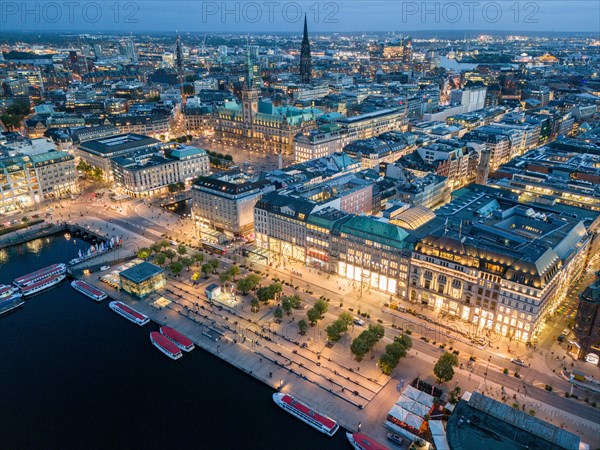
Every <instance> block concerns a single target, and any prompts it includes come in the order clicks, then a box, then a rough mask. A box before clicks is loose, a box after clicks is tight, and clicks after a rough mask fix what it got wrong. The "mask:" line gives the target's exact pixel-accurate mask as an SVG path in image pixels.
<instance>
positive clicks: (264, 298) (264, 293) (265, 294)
mask: <svg viewBox="0 0 600 450" xmlns="http://www.w3.org/2000/svg"><path fill="white" fill-rule="evenodd" d="M256 298H258V299H259V300H260V301H261V302H263V303H268V302H269V300H271V299H273V290H272V289H270V287H261V288H259V289H258V290H257V291H256Z"/></svg>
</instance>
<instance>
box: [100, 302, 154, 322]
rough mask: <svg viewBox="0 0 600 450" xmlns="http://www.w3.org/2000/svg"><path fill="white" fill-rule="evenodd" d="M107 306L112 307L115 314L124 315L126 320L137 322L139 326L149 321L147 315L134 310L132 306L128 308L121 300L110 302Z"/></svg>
mask: <svg viewBox="0 0 600 450" xmlns="http://www.w3.org/2000/svg"><path fill="white" fill-rule="evenodd" d="M108 306H109V308H110V309H112V310H113V311H114V312H116V313H117V314H120V315H121V316H123V317H125V318H126V319H127V320H131V321H132V322H133V323H137V324H138V325H139V326H142V325H146V324H147V323H148V322H150V319H149V318H148V316H145V315H143V314H142V313H141V312H139V311H136V310H135V309H133V308H130V307H129V306H127V305H126V304H125V303H123V302H117V301H114V302H110V303H109V304H108Z"/></svg>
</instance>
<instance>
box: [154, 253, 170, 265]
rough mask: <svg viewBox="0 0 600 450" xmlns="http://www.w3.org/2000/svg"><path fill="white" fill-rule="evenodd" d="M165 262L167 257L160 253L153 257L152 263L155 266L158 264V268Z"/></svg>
mask: <svg viewBox="0 0 600 450" xmlns="http://www.w3.org/2000/svg"><path fill="white" fill-rule="evenodd" d="M166 261H167V255H165V254H164V253H162V252H160V253H157V254H156V256H155V257H154V262H155V263H156V264H158V265H159V266H162V265H163V264H164V263H165V262H166Z"/></svg>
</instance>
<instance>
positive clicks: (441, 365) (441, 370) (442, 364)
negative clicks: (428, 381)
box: [433, 352, 458, 383]
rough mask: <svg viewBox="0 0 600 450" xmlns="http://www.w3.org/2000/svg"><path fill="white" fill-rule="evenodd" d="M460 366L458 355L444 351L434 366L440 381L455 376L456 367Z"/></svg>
mask: <svg viewBox="0 0 600 450" xmlns="http://www.w3.org/2000/svg"><path fill="white" fill-rule="evenodd" d="M456 366H458V357H457V356H456V355H455V354H454V353H448V352H446V353H444V354H443V355H442V356H440V359H438V361H437V362H436V363H435V366H433V373H434V374H435V376H436V377H437V381H438V383H440V382H441V383H444V382H448V381H450V380H451V379H452V377H454V367H456Z"/></svg>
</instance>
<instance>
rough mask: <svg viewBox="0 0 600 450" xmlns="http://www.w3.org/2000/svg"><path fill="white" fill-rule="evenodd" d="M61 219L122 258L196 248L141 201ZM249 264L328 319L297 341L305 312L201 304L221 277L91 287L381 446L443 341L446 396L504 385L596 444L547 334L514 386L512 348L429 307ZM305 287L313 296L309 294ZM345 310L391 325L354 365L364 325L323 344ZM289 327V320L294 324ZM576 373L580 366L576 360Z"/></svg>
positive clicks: (293, 266)
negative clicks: (398, 348)
mask: <svg viewBox="0 0 600 450" xmlns="http://www.w3.org/2000/svg"><path fill="white" fill-rule="evenodd" d="M68 208H71V207H68ZM61 213H62V216H63V217H61V219H66V220H77V222H78V223H79V224H80V225H82V226H84V227H86V228H87V229H90V230H94V232H97V233H104V234H105V235H109V234H112V233H117V234H119V235H122V236H123V237H124V240H125V242H126V245H125V247H126V250H127V251H126V252H125V251H122V253H121V256H124V254H128V255H134V254H135V252H136V250H137V249H139V248H140V247H144V246H149V244H150V243H151V242H154V241H156V240H157V239H159V238H160V237H161V236H163V235H165V236H169V238H170V239H173V240H177V241H179V242H193V238H192V233H193V225H192V224H190V221H184V220H182V219H180V218H177V217H174V216H173V215H172V214H170V213H167V212H165V211H164V210H159V209H157V208H155V207H152V206H149V205H147V204H145V203H143V202H141V201H136V202H133V203H132V204H130V205H123V207H121V208H120V210H119V209H117V208H115V207H114V206H113V205H110V204H109V203H101V202H95V203H92V204H89V203H81V204H76V205H74V207H73V208H71V209H67V210H65V211H61ZM69 215H70V217H69ZM196 245H199V242H198V243H197V244H196ZM113 258H114V256H113ZM216 258H218V259H220V261H221V268H222V269H225V268H227V267H228V266H229V265H230V263H231V259H233V260H240V261H243V260H241V257H239V255H231V256H229V258H231V259H229V258H224V257H216ZM119 259H120V258H119ZM94 263H95V264H96V262H94ZM246 263H247V264H249V265H251V266H252V267H253V268H254V269H255V270H260V271H261V272H263V274H262V276H261V277H262V278H263V284H265V283H266V284H268V283H269V282H270V280H272V279H273V278H278V279H280V280H283V281H286V282H291V283H292V284H294V285H295V286H297V287H298V289H292V288H290V287H289V286H286V287H284V294H285V295H289V294H293V293H298V294H300V296H301V297H302V300H303V302H306V304H307V305H308V306H310V305H311V303H312V302H314V301H315V300H316V299H317V298H318V297H319V296H326V297H328V298H330V299H331V301H330V302H329V312H328V314H327V317H326V319H325V320H324V321H323V322H322V323H320V324H319V325H318V326H317V327H314V328H311V329H310V330H309V332H308V334H307V336H306V337H300V336H298V334H297V332H296V331H295V330H296V329H297V327H296V326H295V324H294V321H296V322H297V320H298V319H300V318H304V317H305V314H306V312H305V311H304V310H301V311H297V312H295V313H294V315H293V317H292V319H290V318H285V317H284V320H283V322H282V324H277V323H276V322H275V321H274V317H273V314H272V313H273V308H267V309H265V308H262V309H261V311H259V313H251V312H250V311H249V305H248V302H247V301H246V302H245V303H244V304H243V306H242V304H239V305H238V306H237V307H232V308H228V307H227V306H226V305H225V306H220V307H219V306H216V305H212V306H211V305H209V304H208V303H206V301H205V297H204V286H205V285H206V284H207V283H210V282H214V281H215V279H214V278H213V279H211V280H206V281H204V282H203V283H202V284H201V285H199V286H192V285H191V283H190V282H189V281H188V280H187V278H189V277H187V276H185V274H186V272H184V273H183V274H182V275H181V276H180V278H179V279H174V278H169V285H168V286H167V289H168V290H167V289H165V290H163V291H161V292H160V293H158V294H156V295H153V296H151V297H149V298H147V299H145V300H144V301H142V302H139V301H137V300H134V299H132V298H130V297H129V296H127V295H125V294H121V293H119V292H116V291H111V290H110V289H108V286H107V285H105V284H104V283H97V275H99V274H92V282H94V283H96V284H97V285H98V287H99V288H101V289H102V290H105V291H109V293H110V295H113V296H115V297H117V298H119V297H121V296H122V300H123V301H125V302H126V303H130V304H131V305H132V306H134V307H136V308H138V309H140V310H141V311H143V312H144V313H147V314H148V315H149V316H150V317H151V318H152V319H153V320H154V321H155V322H157V323H164V322H166V323H169V325H171V326H173V327H175V328H177V329H179V330H180V331H182V332H183V333H184V334H187V335H189V336H190V337H191V338H192V340H194V341H195V342H196V343H197V344H198V345H199V346H200V347H202V348H205V349H206V350H208V351H210V352H211V353H213V354H215V355H217V356H218V357H221V358H222V359H224V360H226V361H228V362H230V363H231V364H233V365H235V366H236V367H238V368H240V370H243V371H244V372H246V373H248V374H250V375H251V376H253V377H255V378H257V379H259V380H261V381H263V382H265V383H266V384H268V385H270V386H271V387H274V388H278V387H279V385H280V384H281V385H282V386H281V387H282V389H283V390H284V391H286V392H290V393H293V395H296V396H298V397H299V398H300V399H302V400H305V401H306V402H307V403H309V404H311V405H313V406H314V407H315V408H317V409H319V410H320V411H322V412H324V413H326V414H328V415H330V416H332V417H334V418H335V419H337V420H339V422H340V424H341V425H342V426H344V427H346V428H349V429H351V430H356V429H357V428H358V425H359V423H360V424H361V425H362V427H361V431H363V432H365V433H367V434H370V435H372V436H373V437H375V438H376V439H378V440H380V441H382V442H383V441H385V433H386V430H385V429H384V427H383V426H382V424H383V422H384V421H385V416H386V414H387V411H388V410H389V409H390V407H391V406H392V405H393V403H394V402H395V400H396V399H397V397H398V391H397V386H398V385H402V384H404V385H405V384H406V383H409V382H410V381H411V380H412V379H413V378H415V377H417V376H419V377H421V378H423V379H425V380H426V381H428V382H433V381H434V380H433V375H432V367H433V364H434V363H435V361H436V360H437V358H438V357H439V356H440V355H441V354H442V353H443V351H442V350H441V349H440V348H439V346H438V345H437V344H439V343H441V342H445V343H447V345H448V346H450V345H453V346H454V348H455V349H457V350H460V356H459V360H460V362H461V363H462V364H463V366H464V367H463V366H461V368H458V369H457V374H456V375H455V377H454V379H453V380H452V382H451V383H449V385H448V386H446V387H447V388H448V389H451V388H453V387H454V386H455V385H459V386H460V387H461V388H462V390H463V391H465V390H473V389H479V390H480V391H485V392H486V394H488V395H492V396H494V397H495V398H496V399H500V397H501V394H500V392H501V388H502V387H504V393H505V395H507V396H509V397H512V396H516V397H515V399H516V400H517V401H518V403H519V405H522V406H523V407H526V408H532V409H534V410H535V411H536V414H537V415H538V416H539V417H543V418H544V419H546V418H547V420H549V421H552V422H553V423H555V424H556V425H563V426H565V427H566V428H567V429H569V430H570V431H573V432H576V433H578V434H580V435H582V436H583V437H584V441H586V442H590V443H592V444H594V443H597V444H598V445H600V442H598V436H600V428H599V427H598V423H600V420H596V419H597V418H598V417H597V416H598V410H597V409H592V408H591V407H590V406H588V405H585V404H584V403H583V400H582V398H583V395H580V400H573V399H565V398H561V397H562V393H564V392H565V391H567V390H568V389H569V388H570V385H569V383H568V382H567V381H566V380H565V379H563V378H561V376H560V371H557V369H558V368H559V367H561V366H562V364H563V362H564V359H563V357H564V356H565V355H564V349H562V348H561V347H560V346H558V345H557V344H556V343H555V342H553V340H552V334H551V333H547V338H546V339H547V340H546V342H542V343H540V349H539V350H537V351H536V350H535V349H531V348H525V347H524V346H523V345H521V346H520V347H519V346H518V345H517V344H515V343H513V344H509V345H511V346H512V347H513V350H514V351H515V353H516V354H515V355H514V356H517V357H520V358H522V359H524V360H525V361H526V362H528V363H531V366H532V367H531V368H529V367H526V368H522V369H519V370H520V371H521V375H522V378H520V379H517V378H514V377H513V376H512V372H513V371H514V370H515V369H516V366H514V365H512V364H511V363H510V359H509V358H510V357H509V358H508V359H507V355H506V350H505V349H506V348H507V347H506V346H507V343H506V342H498V343H497V345H496V346H497V348H493V347H488V348H486V349H484V350H481V349H478V348H477V347H476V346H474V345H473V344H471V343H468V342H465V340H466V338H465V335H464V331H465V330H464V329H462V328H461V323H459V322H457V321H450V318H449V317H442V316H439V317H437V318H434V317H432V313H431V312H429V311H427V310H424V311H420V310H419V311H417V312H416V313H415V311H414V310H413V311H411V313H407V310H408V309H409V308H411V307H412V308H415V306H414V305H410V304H408V303H406V302H403V301H401V300H399V299H396V298H395V299H394V300H395V301H397V302H398V304H399V306H401V307H402V308H404V311H402V310H401V311H394V310H391V309H389V308H385V307H383V306H382V305H383V304H384V303H386V302H389V300H390V299H389V296H386V295H384V294H382V293H380V292H378V291H374V290H373V291H371V290H369V289H364V291H363V290H359V289H358V288H357V286H356V285H354V286H353V285H352V283H351V282H348V281H347V280H344V279H342V278H340V277H337V276H335V275H326V274H320V273H318V272H317V271H315V270H314V269H309V268H306V267H303V266H301V265H300V264H297V263H289V262H286V263H285V267H284V266H283V264H281V265H280V267H277V266H276V265H274V266H269V265H264V264H259V263H257V262H252V263H249V262H247V261H246ZM113 268H114V267H113ZM244 273H246V270H243V271H242V275H243V274H244ZM93 277H96V278H95V279H94V278H93ZM184 278H186V280H184ZM307 290H310V291H311V292H312V293H311V294H308V293H306V291H307ZM159 296H164V297H166V298H168V299H170V300H171V301H172V303H171V304H170V305H169V306H168V307H167V308H163V309H157V308H154V307H153V306H152V303H153V302H154V301H155V300H156V298H158V297H159ZM341 303H343V307H342V306H340V304H341ZM349 308H352V309H353V310H354V311H357V310H358V309H360V310H361V311H364V312H365V313H368V314H370V316H371V319H365V322H366V324H369V323H377V322H379V321H381V323H383V324H384V326H385V327H386V337H385V338H384V340H383V341H382V342H381V343H380V344H379V345H378V347H377V348H376V350H375V352H374V354H373V359H371V357H370V356H369V355H367V357H366V358H365V359H364V360H363V361H362V362H360V363H358V362H356V361H354V360H353V359H352V357H351V355H350V352H349V350H348V347H349V343H350V341H351V339H352V337H355V336H356V335H357V334H358V333H359V332H360V331H361V328H360V327H356V328H357V329H355V330H351V332H350V333H349V334H348V335H347V336H346V337H344V339H342V341H341V342H338V343H336V344H335V345H334V346H333V347H332V348H329V347H327V346H326V345H325V344H326V342H325V333H324V327H325V326H326V325H328V324H329V323H330V322H331V321H333V320H335V318H337V315H338V314H339V313H340V312H341V311H348V310H349ZM289 320H293V321H292V323H289ZM236 322H237V323H236ZM400 327H402V328H403V329H410V330H412V332H413V334H412V338H413V349H412V350H411V351H410V352H409V354H408V356H407V358H405V359H403V360H402V361H401V362H400V365H399V367H398V368H397V369H396V370H395V371H394V377H393V378H391V379H390V378H388V377H385V376H383V375H381V372H380V370H379V369H378V368H377V367H376V361H377V359H378V355H379V354H380V352H381V350H382V349H383V347H384V346H385V344H387V343H389V342H391V340H390V339H391V338H392V337H393V336H394V335H395V334H399V330H398V328H400ZM453 328H454V329H453ZM466 331H468V330H466ZM217 336H221V337H220V340H219V341H215V340H214V338H215V337H217ZM421 338H425V339H427V340H429V342H426V341H424V340H421ZM436 341H437V344H436V343H435V342H436ZM303 344H305V346H303ZM542 344H543V345H544V347H543V348H542ZM447 348H448V347H447ZM294 350H296V351H295V352H294ZM470 356H474V357H476V362H475V363H474V364H472V365H471V366H470V367H469V368H468V369H467V364H468V362H469V357H470ZM329 360H331V361H329ZM577 366H578V362H575V367H576V368H577ZM506 367H508V368H510V371H511V375H510V376H505V375H503V374H502V370H503V369H504V368H506ZM350 369H352V370H350ZM553 370H554V371H555V373H553ZM282 380H283V381H282ZM455 383H456V384H455ZM546 383H549V384H552V385H553V386H554V388H555V389H554V392H552V393H550V392H546V391H545V390H544V389H543V387H544V385H545V384H546ZM355 392H357V393H355ZM361 405H362V406H363V408H362V409H361V408H360V406H361Z"/></svg>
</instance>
